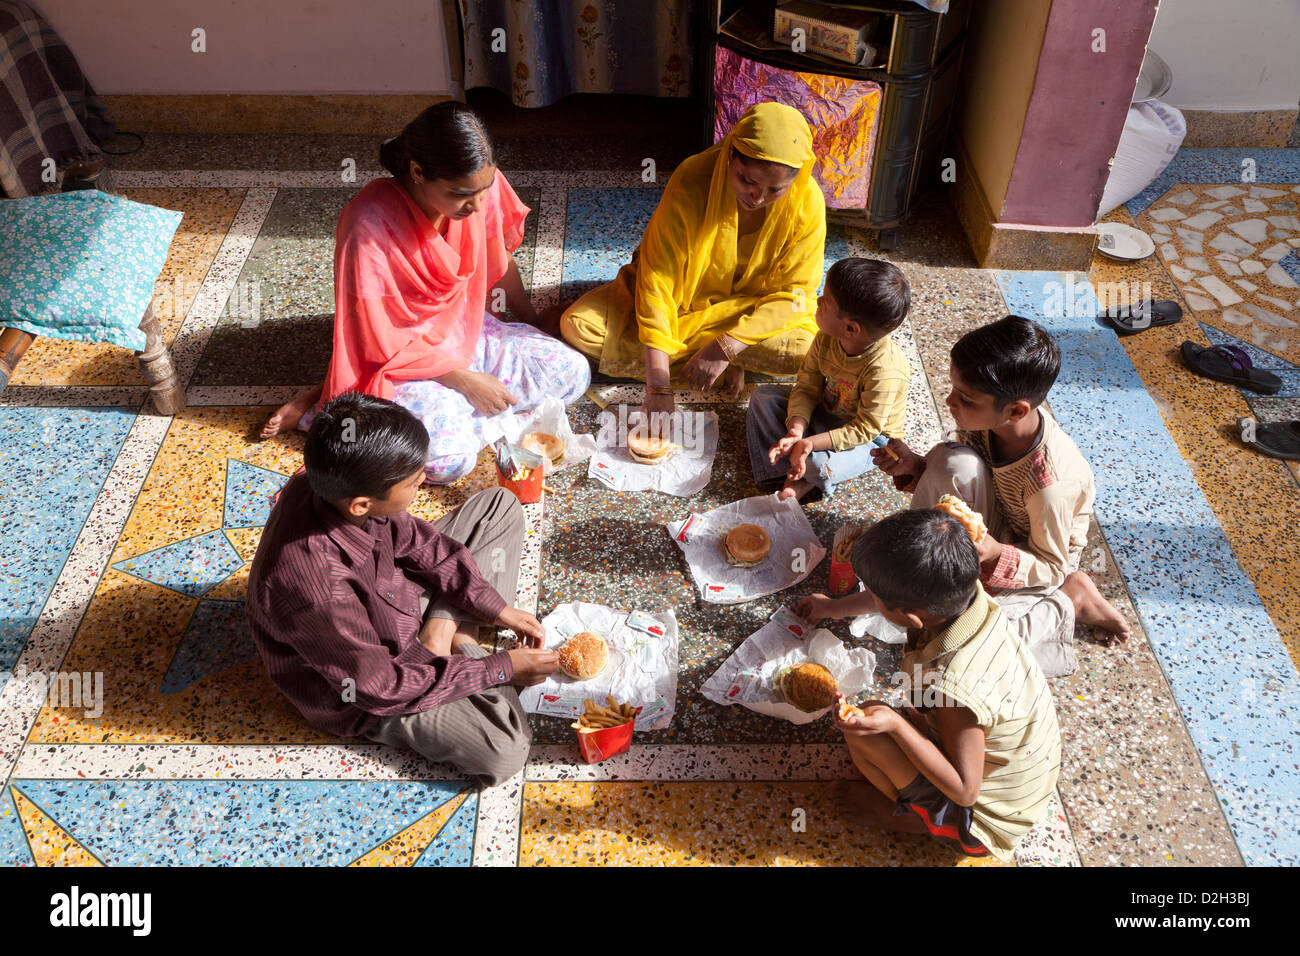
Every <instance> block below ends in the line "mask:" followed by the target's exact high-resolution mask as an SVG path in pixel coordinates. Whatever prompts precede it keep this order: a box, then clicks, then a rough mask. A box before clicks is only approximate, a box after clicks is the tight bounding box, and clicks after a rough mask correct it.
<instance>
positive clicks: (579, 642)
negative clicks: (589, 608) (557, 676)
mask: <svg viewBox="0 0 1300 956" xmlns="http://www.w3.org/2000/svg"><path fill="white" fill-rule="evenodd" d="M559 655H560V670H562V671H564V673H566V674H568V675H569V676H570V677H572V678H573V679H574V680H586V679H587V678H589V677H595V676H596V675H597V674H599V673H600V672H601V671H603V670H604V669H605V665H606V664H608V663H609V645H608V644H606V643H605V639H604V638H603V637H601V636H600V635H599V634H596V633H593V632H592V631H583V632H582V633H581V634H575V635H573V637H571V638H569V639H568V640H567V641H566V642H565V643H564V645H563V646H562V647H561V648H560V650H559Z"/></svg>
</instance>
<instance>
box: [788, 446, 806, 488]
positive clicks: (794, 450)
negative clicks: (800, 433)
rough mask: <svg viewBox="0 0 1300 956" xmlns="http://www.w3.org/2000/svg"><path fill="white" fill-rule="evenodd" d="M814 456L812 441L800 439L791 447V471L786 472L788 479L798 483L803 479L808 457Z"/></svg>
mask: <svg viewBox="0 0 1300 956" xmlns="http://www.w3.org/2000/svg"><path fill="white" fill-rule="evenodd" d="M810 454H812V440H811V439H808V438H800V439H799V440H798V441H797V442H795V443H794V444H793V445H791V446H790V470H789V471H788V472H786V477H787V478H789V479H790V480H791V481H798V480H799V479H800V478H802V477H803V473H804V471H805V470H806V469H805V463H806V462H807V461H808V456H809V455H810Z"/></svg>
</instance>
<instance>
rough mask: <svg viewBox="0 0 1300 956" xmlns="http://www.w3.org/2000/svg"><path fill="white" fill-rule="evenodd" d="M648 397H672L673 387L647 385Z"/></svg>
mask: <svg viewBox="0 0 1300 956" xmlns="http://www.w3.org/2000/svg"><path fill="white" fill-rule="evenodd" d="M645 390H646V394H647V395H671V394H672V393H673V387H672V386H671V385H646V387H645Z"/></svg>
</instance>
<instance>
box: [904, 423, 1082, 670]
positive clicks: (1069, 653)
mask: <svg viewBox="0 0 1300 956" xmlns="http://www.w3.org/2000/svg"><path fill="white" fill-rule="evenodd" d="M944 495H955V496H956V497H958V498H960V499H961V500H962V501H964V502H966V504H968V505H969V506H970V507H971V508H973V509H974V510H976V511H978V512H979V513H980V514H982V515H983V516H984V522H985V524H987V525H988V527H989V533H990V534H991V535H993V536H994V537H995V538H997V539H998V540H999V541H1005V540H1006V537H1004V535H1003V522H1002V516H1001V514H1000V513H999V511H998V503H997V492H996V491H995V490H994V486H993V472H992V471H991V470H990V469H989V466H988V465H987V464H986V463H985V461H984V459H983V458H981V457H980V456H979V454H978V453H977V452H976V451H975V450H974V449H973V448H968V447H967V446H965V445H961V444H958V443H957V442H940V443H939V444H937V445H935V446H934V448H932V449H930V453H929V454H928V455H926V456H925V473H924V474H923V475H921V478H920V480H919V481H918V482H917V484H916V491H915V492H913V494H912V508H913V509H917V508H933V507H934V506H935V505H936V504H938V502H939V499H940V498H942V497H943V496H944ZM1079 557H1080V555H1079V554H1078V553H1075V554H1072V555H1070V559H1071V561H1070V570H1071V571H1077V570H1078V568H1079ZM993 600H994V601H996V602H997V603H998V606H999V607H1000V608H1002V614H1003V616H1004V617H1006V619H1007V623H1008V624H1009V625H1011V629H1012V630H1013V631H1015V632H1016V633H1017V634H1018V635H1019V637H1020V639H1021V640H1022V641H1024V642H1025V644H1026V646H1027V647H1028V648H1029V650H1030V651H1031V652H1032V653H1033V655H1034V659H1035V660H1037V661H1038V666H1039V667H1041V668H1042V669H1043V674H1044V675H1045V676H1047V677H1064V676H1066V675H1067V674H1073V673H1074V672H1075V671H1076V670H1078V669H1079V660H1078V657H1077V656H1076V654H1075V650H1074V602H1072V601H1071V600H1070V599H1069V598H1068V597H1066V596H1065V595H1064V594H1062V593H1061V591H1060V588H1059V587H1050V588H1049V587H1033V588H1020V589H1019V590H1015V591H1003V592H1002V593H1001V594H996V595H993Z"/></svg>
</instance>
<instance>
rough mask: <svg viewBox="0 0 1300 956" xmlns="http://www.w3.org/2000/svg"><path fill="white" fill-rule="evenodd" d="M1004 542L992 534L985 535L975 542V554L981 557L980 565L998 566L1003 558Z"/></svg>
mask: <svg viewBox="0 0 1300 956" xmlns="http://www.w3.org/2000/svg"><path fill="white" fill-rule="evenodd" d="M1002 547H1003V545H1002V542H1001V541H999V540H998V539H997V538H995V537H993V535H991V534H987V533H986V534H985V535H984V537H982V538H980V539H979V541H977V542H975V553H976V554H978V555H979V556H980V564H996V563H997V562H998V559H1000V558H1001V557H1002Z"/></svg>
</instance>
